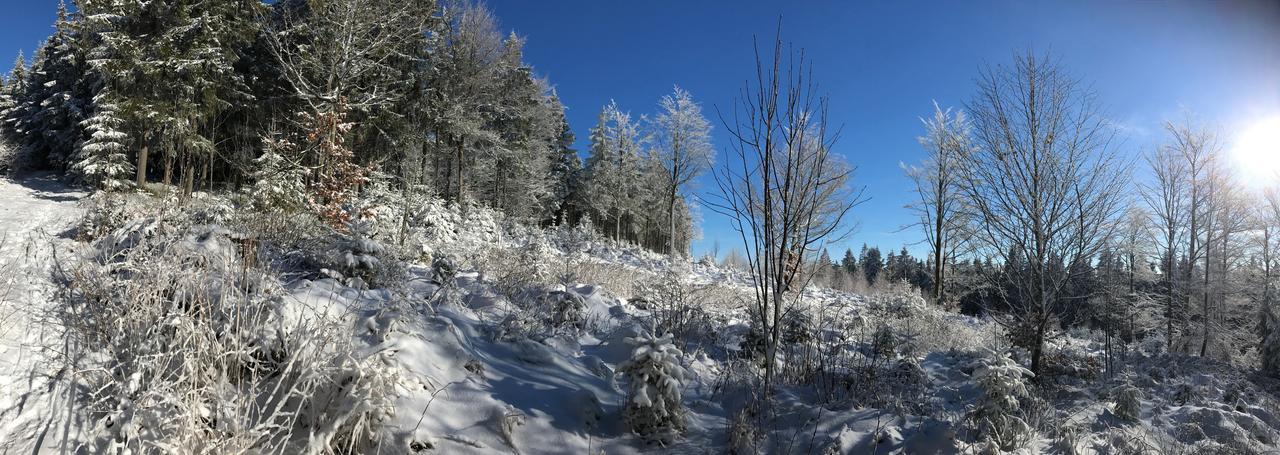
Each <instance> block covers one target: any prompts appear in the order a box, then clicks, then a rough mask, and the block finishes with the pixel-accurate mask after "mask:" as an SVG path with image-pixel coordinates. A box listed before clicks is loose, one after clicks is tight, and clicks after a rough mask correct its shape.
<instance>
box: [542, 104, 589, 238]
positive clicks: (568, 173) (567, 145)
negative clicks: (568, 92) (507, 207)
mask: <svg viewBox="0 0 1280 455" xmlns="http://www.w3.org/2000/svg"><path fill="white" fill-rule="evenodd" d="M551 97H552V100H551V103H552V104H553V105H555V106H558V107H559V108H558V109H553V113H554V114H555V116H556V120H555V122H556V123H558V124H559V125H560V134H559V135H558V136H556V139H555V146H554V147H552V149H551V185H552V186H551V202H550V207H549V208H550V210H549V211H550V214H551V219H550V220H545V221H549V222H552V223H566V222H567V223H575V222H576V221H577V219H578V217H579V213H578V212H579V211H580V210H581V208H580V206H579V200H578V198H579V197H580V195H579V186H580V185H581V178H582V158H580V157H578V151H577V150H574V148H573V142H574V140H575V138H574V135H573V130H572V129H570V128H569V122H568V121H567V120H566V119H565V116H564V105H562V104H560V98H559V97H558V96H556V94H555V92H554V91H552V95H551Z"/></svg>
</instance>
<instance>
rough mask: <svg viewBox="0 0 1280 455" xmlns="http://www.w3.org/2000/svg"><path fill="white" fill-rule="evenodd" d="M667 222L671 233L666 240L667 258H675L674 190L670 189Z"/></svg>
mask: <svg viewBox="0 0 1280 455" xmlns="http://www.w3.org/2000/svg"><path fill="white" fill-rule="evenodd" d="M667 221H668V223H669V225H670V227H671V232H669V233H668V234H669V235H668V237H669V238H668V239H667V256H671V257H675V255H676V189H675V188H672V189H671V194H670V198H669V199H668V200H667Z"/></svg>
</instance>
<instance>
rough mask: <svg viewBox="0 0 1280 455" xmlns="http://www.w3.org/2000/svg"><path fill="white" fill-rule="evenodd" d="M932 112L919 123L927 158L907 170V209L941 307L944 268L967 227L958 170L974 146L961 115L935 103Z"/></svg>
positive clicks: (934, 297) (921, 139) (963, 116)
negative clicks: (925, 246)
mask: <svg viewBox="0 0 1280 455" xmlns="http://www.w3.org/2000/svg"><path fill="white" fill-rule="evenodd" d="M933 110H934V112H933V118H932V119H929V120H924V119H921V121H922V122H924V125H925V135H924V136H922V137H920V138H919V140H920V145H922V146H924V148H925V150H926V153H928V155H927V156H926V158H925V161H924V163H923V164H922V165H921V166H912V167H909V168H906V171H907V176H908V177H910V178H911V181H912V182H913V183H914V184H915V190H916V198H917V199H916V201H915V202H913V203H912V204H909V205H907V208H908V209H911V211H913V212H914V213H915V214H916V219H917V221H916V224H917V225H919V226H920V227H921V229H922V230H923V231H924V236H925V241H926V242H928V243H929V250H930V252H931V254H932V255H933V300H934V301H935V302H939V303H941V302H942V300H943V292H944V287H945V283H944V279H945V278H946V264H947V262H948V260H949V259H951V258H952V257H953V256H954V254H955V251H956V250H957V249H958V248H959V246H960V244H961V242H962V241H963V240H964V237H963V236H961V235H959V233H960V231H962V230H963V229H964V226H965V224H966V221H965V217H964V214H965V211H964V210H963V206H962V205H963V203H964V199H963V197H962V194H961V189H960V187H959V182H958V179H959V177H960V171H958V170H957V167H959V166H960V164H961V163H962V162H963V160H964V158H965V156H967V155H968V154H969V153H970V149H971V148H972V146H973V145H972V142H971V139H970V132H969V120H968V119H967V118H966V117H965V115H964V113H963V112H957V113H955V114H952V113H951V110H950V109H948V110H945V111H944V110H942V108H940V107H938V105H937V103H934V105H933Z"/></svg>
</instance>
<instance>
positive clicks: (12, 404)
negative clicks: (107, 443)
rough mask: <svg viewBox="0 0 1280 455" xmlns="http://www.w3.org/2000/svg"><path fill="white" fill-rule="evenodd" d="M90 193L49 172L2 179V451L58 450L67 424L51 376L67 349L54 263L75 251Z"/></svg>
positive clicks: (62, 406) (0, 428) (0, 227)
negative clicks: (57, 314)
mask: <svg viewBox="0 0 1280 455" xmlns="http://www.w3.org/2000/svg"><path fill="white" fill-rule="evenodd" d="M83 196H84V194H83V193H81V192H79V191H76V190H74V189H70V188H67V187H66V186H65V185H63V184H61V183H59V182H58V181H57V180H56V179H55V178H54V177H52V176H48V175H39V176H33V177H28V178H24V179H21V180H19V181H11V180H8V179H0V453H31V448H32V447H33V446H43V447H45V448H46V449H50V450H56V448H57V447H58V441H60V440H61V439H63V438H62V437H61V435H62V434H63V432H64V431H65V430H66V427H65V426H62V425H58V423H60V422H63V421H64V420H65V419H62V418H61V417H62V416H63V415H65V412H64V411H66V406H64V405H62V404H64V403H65V402H66V396H65V394H63V393H60V392H61V391H62V389H61V388H58V387H51V385H53V384H54V383H53V382H51V381H50V378H51V377H53V376H56V375H57V374H58V371H53V370H51V369H50V368H49V367H50V366H53V365H58V364H60V363H61V362H57V361H53V360H51V359H53V358H54V357H56V356H59V355H62V353H64V352H65V350H64V349H63V348H64V346H62V345H61V341H62V334H61V331H60V330H59V329H58V325H57V324H56V323H53V321H50V320H49V317H50V315H49V314H48V312H49V311H50V310H51V309H52V305H51V302H53V301H54V299H55V296H54V293H55V292H57V287H56V286H55V285H54V283H52V282H51V281H50V279H51V277H50V267H53V266H54V263H55V257H56V258H61V259H65V258H67V257H68V256H69V255H68V254H67V251H68V249H69V248H71V246H72V244H73V243H74V241H73V240H72V239H70V238H69V237H70V236H72V235H73V232H72V229H73V227H74V225H75V223H76V222H78V221H79V218H80V216H81V210H80V208H79V205H78V201H79V200H80V198H81V197H83Z"/></svg>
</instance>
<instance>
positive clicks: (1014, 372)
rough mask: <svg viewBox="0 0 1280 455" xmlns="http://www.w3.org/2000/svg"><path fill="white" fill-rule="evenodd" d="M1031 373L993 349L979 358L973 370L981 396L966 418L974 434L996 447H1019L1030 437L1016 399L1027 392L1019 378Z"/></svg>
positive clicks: (1026, 395) (1013, 448) (1023, 397)
mask: <svg viewBox="0 0 1280 455" xmlns="http://www.w3.org/2000/svg"><path fill="white" fill-rule="evenodd" d="M1031 375H1032V373H1031V371H1030V370H1027V369H1026V368H1023V367H1022V365H1019V364H1018V363H1017V362H1015V361H1014V360H1013V359H1012V358H1010V357H1009V356H1008V355H1000V354H996V353H994V352H992V353H990V355H988V356H987V357H986V358H984V359H982V364H981V366H979V367H978V368H977V369H975V370H974V372H973V381H974V382H976V383H977V385H978V387H979V388H980V389H982V398H980V399H979V400H978V405H977V408H976V409H974V411H973V413H972V414H971V415H970V418H971V419H972V422H973V423H974V424H975V426H976V428H977V430H978V436H979V437H980V438H982V439H983V440H984V441H986V442H988V443H990V444H994V445H995V446H996V447H999V448H1000V450H1005V451H1011V450H1015V449H1018V448H1021V447H1023V446H1025V445H1026V444H1027V443H1028V442H1029V441H1030V439H1031V427H1030V426H1029V425H1027V423H1026V421H1025V420H1023V419H1022V417H1021V412H1020V411H1021V409H1020V408H1021V405H1020V400H1022V399H1025V398H1027V397H1029V396H1030V394H1029V392H1028V390H1027V384H1026V382H1024V381H1023V379H1022V378H1023V377H1024V376H1031Z"/></svg>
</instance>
